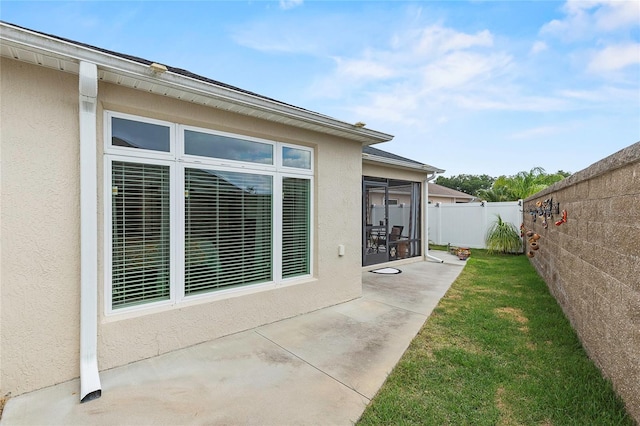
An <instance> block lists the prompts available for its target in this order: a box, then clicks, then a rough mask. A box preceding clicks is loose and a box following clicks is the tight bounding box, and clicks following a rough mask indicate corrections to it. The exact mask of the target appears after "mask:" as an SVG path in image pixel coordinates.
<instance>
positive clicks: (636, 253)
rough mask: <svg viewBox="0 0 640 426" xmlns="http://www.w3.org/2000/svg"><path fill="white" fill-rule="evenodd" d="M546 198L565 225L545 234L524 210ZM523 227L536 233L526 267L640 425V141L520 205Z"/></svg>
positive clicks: (550, 226) (539, 222)
mask: <svg viewBox="0 0 640 426" xmlns="http://www.w3.org/2000/svg"><path fill="white" fill-rule="evenodd" d="M550 198H553V202H554V203H556V202H557V203H559V208H560V212H562V210H563V209H564V210H566V211H567V214H568V221H567V223H564V224H561V225H560V226H556V225H555V224H554V222H556V221H558V220H559V219H560V218H561V217H562V215H561V214H554V216H553V218H552V219H551V220H549V221H548V228H546V229H545V228H544V227H543V224H542V218H540V217H537V218H536V221H535V222H534V220H533V216H532V215H531V214H529V213H528V212H529V211H530V209H535V208H536V203H537V202H538V201H545V200H547V199H550ZM524 224H525V227H526V228H527V229H532V230H534V231H535V232H537V233H538V234H540V236H541V238H540V240H539V241H538V243H539V246H540V249H539V250H538V251H537V252H535V256H534V257H533V258H532V259H531V262H532V264H533V266H534V267H535V268H536V269H537V271H538V273H539V274H540V275H541V276H542V277H543V278H544V280H545V281H546V283H547V285H548V286H549V289H550V291H551V293H552V294H553V295H554V296H555V298H556V299H557V300H558V303H559V304H560V305H561V306H562V309H563V310H564V313H565V315H566V316H567V317H568V318H569V320H570V321H571V323H572V325H573V327H574V329H575V330H576V332H577V333H578V335H579V337H580V340H581V341H582V344H583V346H584V347H585V349H586V351H587V353H588V354H589V356H590V357H591V359H593V361H594V362H595V363H596V364H597V365H598V367H599V368H600V370H601V371H602V373H603V375H604V376H605V377H607V378H609V379H610V380H611V381H612V383H613V385H614V387H615V389H616V391H617V392H618V394H619V395H620V396H621V397H622V398H623V399H624V401H625V404H626V406H627V409H628V411H629V413H630V414H631V415H632V416H633V417H634V418H635V420H636V421H637V422H638V423H640V142H638V143H635V144H633V145H631V146H629V147H627V148H625V149H623V150H621V151H619V152H617V153H615V154H613V155H611V156H609V157H607V158H605V159H603V160H601V161H599V162H598V163H595V164H593V165H591V166H590V167H588V168H587V169H584V170H582V171H580V172H578V173H575V174H574V175H572V176H570V177H569V178H567V179H564V180H563V181H561V182H558V183H556V184H555V185H553V186H551V187H549V188H547V189H545V190H544V191H541V192H539V193H537V194H535V195H534V196H532V197H530V198H528V199H527V200H525V202H524Z"/></svg>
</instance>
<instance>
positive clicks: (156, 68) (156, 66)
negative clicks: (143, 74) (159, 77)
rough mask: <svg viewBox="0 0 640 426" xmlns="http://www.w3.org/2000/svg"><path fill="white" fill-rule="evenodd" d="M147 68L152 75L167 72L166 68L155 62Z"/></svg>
mask: <svg viewBox="0 0 640 426" xmlns="http://www.w3.org/2000/svg"><path fill="white" fill-rule="evenodd" d="M149 68H151V71H152V72H153V73H154V74H162V73H163V72H167V67H165V66H164V65H162V64H157V63H155V62H154V63H152V64H151V65H149Z"/></svg>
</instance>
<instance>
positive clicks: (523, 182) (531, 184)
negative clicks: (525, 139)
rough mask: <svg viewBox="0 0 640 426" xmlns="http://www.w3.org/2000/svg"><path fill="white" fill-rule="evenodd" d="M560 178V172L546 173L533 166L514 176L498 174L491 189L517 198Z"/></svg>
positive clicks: (540, 189) (541, 188)
mask: <svg viewBox="0 0 640 426" xmlns="http://www.w3.org/2000/svg"><path fill="white" fill-rule="evenodd" d="M562 179H564V176H563V175H562V174H559V173H554V174H547V173H546V172H545V170H544V169H543V168H542V167H534V168H533V169H531V170H529V171H528V172H524V171H523V172H519V173H517V174H515V175H514V176H509V177H506V176H500V177H499V178H497V179H496V181H495V182H494V183H493V187H492V188H491V189H492V190H493V191H494V192H496V193H498V194H503V195H504V194H507V197H508V199H509V200H519V199H525V198H527V197H529V196H531V195H533V194H535V193H537V192H540V191H542V190H543V189H545V188H546V187H547V186H549V185H551V184H553V183H555V182H558V181H560V180H562ZM487 201H489V200H487ZM502 201H505V200H502Z"/></svg>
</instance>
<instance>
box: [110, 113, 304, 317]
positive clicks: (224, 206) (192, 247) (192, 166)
mask: <svg viewBox="0 0 640 426" xmlns="http://www.w3.org/2000/svg"><path fill="white" fill-rule="evenodd" d="M312 180H313V150H312V149H310V148H306V147H302V146H295V145H291V144H284V143H279V142H274V141H268V140H261V139H256V138H250V137H245V136H241V135H232V134H226V133H221V132H214V131H211V130H206V129H200V128H195V127H190V126H183V125H180V124H178V123H170V122H164V121H159V120H152V119H147V118H142V117H136V116H131V115H126V114H120V113H116V112H110V111H108V112H106V113H105V207H106V208H105V210H106V211H105V243H106V244H105V253H106V265H105V282H106V288H105V301H106V305H107V306H106V311H107V313H108V314H109V313H115V312H126V311H130V310H134V309H140V307H148V306H159V305H163V304H169V305H171V304H178V303H180V302H181V301H183V300H187V299H189V298H194V297H207V296H210V297H211V296H213V297H216V296H218V295H220V294H225V293H228V292H233V291H235V290H236V289H238V288H252V287H256V288H257V287H264V286H267V287H268V286H271V287H274V286H277V285H279V284H280V283H282V282H285V281H287V280H290V279H294V278H300V277H308V276H310V275H311V273H312V263H311V259H312V253H311V247H312V223H311V218H312V216H313V215H312V199H313V197H312V188H313V181H312Z"/></svg>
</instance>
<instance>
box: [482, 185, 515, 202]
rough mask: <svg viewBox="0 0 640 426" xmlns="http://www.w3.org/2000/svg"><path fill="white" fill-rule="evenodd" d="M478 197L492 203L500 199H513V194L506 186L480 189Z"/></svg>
mask: <svg viewBox="0 0 640 426" xmlns="http://www.w3.org/2000/svg"><path fill="white" fill-rule="evenodd" d="M477 197H478V198H479V199H481V200H484V201H489V202H492V203H495V202H498V201H511V200H512V198H511V194H509V191H508V190H507V188H505V187H504V186H501V187H497V188H490V189H480V190H478V195H477Z"/></svg>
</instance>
